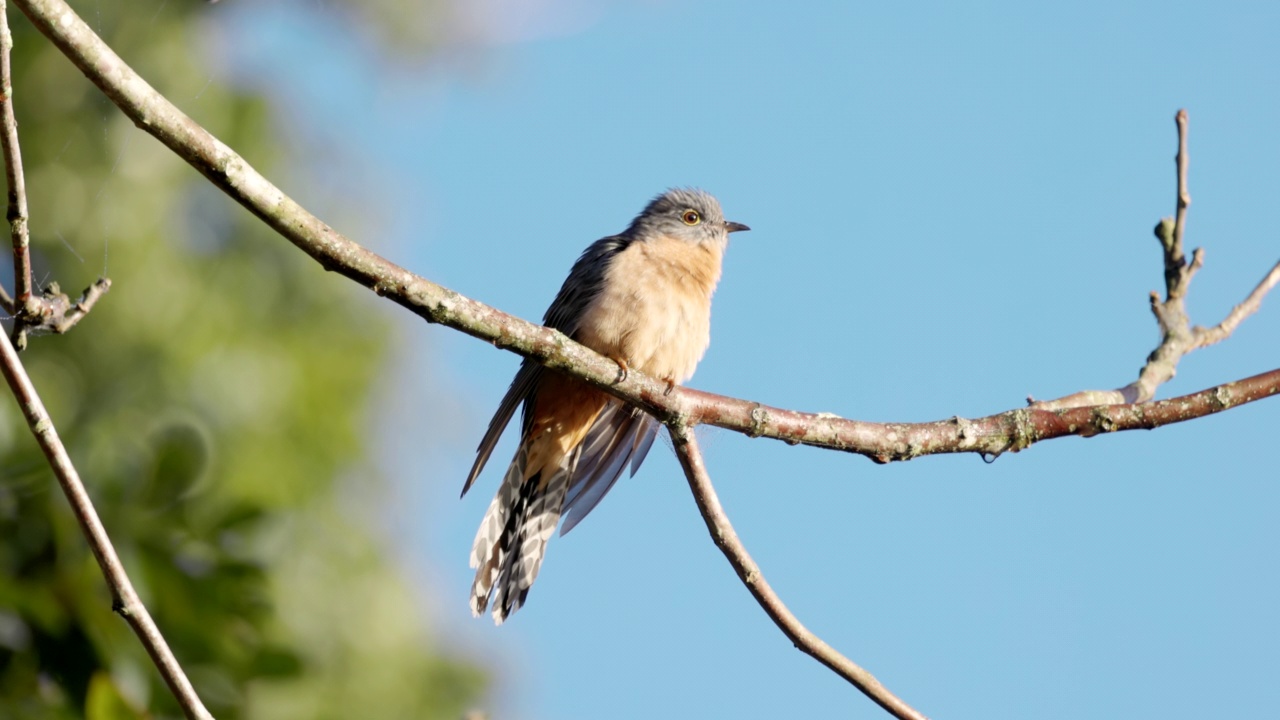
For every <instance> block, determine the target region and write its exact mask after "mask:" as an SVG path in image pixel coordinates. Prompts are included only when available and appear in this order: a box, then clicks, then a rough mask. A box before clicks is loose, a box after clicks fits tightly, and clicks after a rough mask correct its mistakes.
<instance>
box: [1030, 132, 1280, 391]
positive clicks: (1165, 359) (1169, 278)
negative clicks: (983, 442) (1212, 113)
mask: <svg viewBox="0 0 1280 720" xmlns="http://www.w3.org/2000/svg"><path fill="white" fill-rule="evenodd" d="M1174 122H1175V123H1176V124H1177V126H1178V154H1177V155H1176V156H1175V157H1174V165H1175V166H1176V175H1177V183H1178V187H1177V194H1176V195H1175V209H1174V216H1173V217H1172V218H1163V219H1161V220H1160V222H1159V223H1158V224H1156V228H1155V234H1156V239H1158V240H1159V241H1160V247H1161V248H1162V249H1163V251H1164V252H1163V254H1164V287H1165V297H1164V300H1161V299H1160V295H1159V294H1158V293H1156V292H1154V291H1153V292H1152V293H1151V299H1150V300H1151V312H1152V314H1153V315H1155V316H1156V323H1157V324H1159V326H1160V345H1159V346H1157V347H1156V349H1155V350H1153V351H1151V354H1150V355H1148V356H1147V362H1146V364H1145V365H1143V366H1142V370H1141V371H1139V373H1138V379H1137V380H1134V381H1133V382H1131V383H1129V384H1128V385H1126V386H1124V387H1122V388H1120V389H1118V390H1085V391H1082V392H1078V393H1073V394H1071V395H1067V396H1066V397H1062V398H1058V399H1056V400H1045V401H1035V400H1032V399H1031V398H1028V399H1027V401H1028V404H1029V405H1031V406H1032V407H1035V408H1039V409H1041V410H1062V409H1065V408H1072V407H1081V406H1085V405H1113V404H1125V403H1142V402H1147V401H1149V400H1151V399H1152V398H1154V397H1155V395H1156V388H1158V387H1160V386H1161V385H1163V384H1164V383H1167V382H1169V381H1170V380H1172V379H1173V377H1174V375H1176V374H1177V372H1178V362H1179V361H1181V360H1182V357H1183V356H1184V355H1186V354H1187V353H1189V352H1191V351H1192V350H1196V349H1199V348H1202V347H1206V346H1208V345H1212V344H1214V343H1216V342H1221V341H1222V340H1225V339H1226V338H1227V337H1229V336H1230V335H1231V333H1232V332H1234V331H1235V329H1236V327H1237V326H1238V325H1239V324H1240V323H1241V321H1243V320H1244V319H1245V318H1246V317H1248V316H1249V315H1251V314H1253V313H1255V312H1257V310H1258V308H1259V307H1260V306H1261V305H1262V298H1263V297H1264V296H1265V295H1266V294H1267V293H1268V292H1269V291H1270V290H1271V288H1273V287H1274V286H1275V285H1276V283H1277V282H1278V281H1280V263H1276V265H1275V267H1273V268H1272V269H1271V272H1269V273H1268V274H1267V275H1266V277H1264V278H1263V279H1262V282H1260V283H1258V286H1257V287H1255V288H1254V289H1253V292H1251V293H1249V297H1247V298H1245V300H1244V302H1242V303H1240V304H1239V305H1237V306H1236V307H1235V308H1234V309H1233V310H1232V311H1231V313H1230V314H1229V315H1228V316H1227V317H1226V319H1224V320H1223V321H1222V322H1221V323H1219V324H1218V325H1216V326H1214V327H1212V328H1209V329H1205V328H1201V327H1194V328H1193V327H1191V320H1190V318H1189V317H1188V315H1187V304H1186V297H1187V291H1188V290H1189V289H1190V287H1191V278H1193V277H1194V276H1195V274H1196V271H1198V270H1199V269H1200V268H1201V267H1202V266H1203V265H1204V249H1203V248H1196V251H1195V252H1193V253H1192V254H1191V262H1189V263H1188V262H1187V257H1186V255H1185V254H1184V252H1183V249H1182V247H1183V246H1182V239H1183V236H1184V235H1185V234H1186V229H1187V208H1188V207H1190V206H1191V192H1190V191H1189V190H1188V189H1187V166H1188V163H1189V162H1190V160H1189V158H1188V156H1187V111H1186V110H1179V111H1178V112H1177V114H1176V115H1174Z"/></svg>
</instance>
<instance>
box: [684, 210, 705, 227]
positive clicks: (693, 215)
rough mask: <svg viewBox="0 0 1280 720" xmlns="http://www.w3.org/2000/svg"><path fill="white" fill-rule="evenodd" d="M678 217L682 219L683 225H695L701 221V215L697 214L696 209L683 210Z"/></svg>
mask: <svg viewBox="0 0 1280 720" xmlns="http://www.w3.org/2000/svg"><path fill="white" fill-rule="evenodd" d="M680 219H681V220H683V221H684V224H685V225H697V224H698V223H700V222H702V216H701V215H699V214H698V211H697V210H685V211H684V214H683V215H681V216H680Z"/></svg>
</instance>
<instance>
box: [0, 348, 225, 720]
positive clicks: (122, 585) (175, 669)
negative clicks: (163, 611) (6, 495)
mask: <svg viewBox="0 0 1280 720" xmlns="http://www.w3.org/2000/svg"><path fill="white" fill-rule="evenodd" d="M0 371H2V372H3V373H4V377H5V380H7V381H8V383H9V388H10V389H11V390H12V391H13V396H14V398H15V399H17V401H18V406H19V407H20V408H21V409H22V414H23V416H24V417H26V419H27V424H28V425H29V426H30V427H31V433H32V434H33V435H35V438H36V442H37V443H39V445H40V449H41V450H42V451H43V452H44V456H45V457H46V458H47V459H48V461H49V466H50V467H51V468H53V474H54V475H55V476H57V478H58V484H59V485H61V486H62V492H63V494H65V495H66V496H67V502H68V503H70V504H71V512H72V513H73V514H74V515H75V516H76V521H77V522H79V523H80V530H81V531H82V532H83V533H84V536H85V539H86V540H88V542H89V547H90V549H92V550H93V556H94V557H95V558H97V560H98V566H99V567H100V568H102V574H103V576H104V577H106V579H107V586H108V587H110V588H111V595H112V598H113V603H112V609H113V610H115V611H116V612H118V613H120V615H121V616H122V617H124V619H125V620H126V621H127V622H128V623H129V627H131V628H133V632H134V634H136V635H137V636H138V640H140V641H141V642H142V646H143V647H145V648H146V649H147V653H148V654H149V655H150V656H151V660H152V662H153V663H155V666H156V667H157V668H158V669H159V670H160V674H161V675H162V676H164V681H165V683H167V684H168V685H169V689H170V690H171V691H172V692H173V695H174V697H175V698H177V700H178V704H179V705H181V706H182V709H183V712H185V713H186V716H187V717H188V718H190V719H191V720H212V718H213V716H212V715H210V714H209V711H208V710H206V709H205V707H204V705H203V704H202V703H201V702H200V698H199V697H198V696H197V695H196V693H195V690H194V689H193V688H192V687H191V682H190V681H189V680H187V676H186V675H185V674H184V673H183V672H182V667H181V666H180V665H178V661H177V659H176V658H174V656H173V652H172V651H171V650H170V649H169V645H168V643H166V642H165V639H164V636H163V635H161V634H160V630H159V628H157V627H156V624H155V622H154V621H153V620H152V619H151V615H150V613H148V612H147V608H146V607H145V606H144V605H143V604H142V601H141V600H140V599H138V593H137V592H136V591H135V590H134V589H133V583H131V582H130V581H129V575H128V574H127V573H126V572H125V569H124V565H122V564H121V563H120V558H119V556H117V555H116V551H115V548H114V547H113V546H112V545H111V539H110V538H109V537H107V531H106V529H105V528H103V526H102V521H101V520H100V519H99V518H98V512H97V511H96V510H95V509H94V507H93V501H92V500H90V499H89V493H88V492H86V491H85V488H84V483H82V482H81V481H80V475H79V473H77V472H76V468H75V466H74V465H73V464H72V463H71V458H70V456H68V455H67V449H66V448H65V447H64V446H63V444H62V440H61V439H60V438H59V437H58V431H57V429H56V428H55V427H54V425H53V420H52V419H50V417H49V413H48V412H47V411H46V410H45V408H44V403H42V402H41V401H40V396H39V395H38V394H37V393H36V389H35V386H34V385H32V384H31V378H30V377H28V376H27V372H26V370H25V369H24V368H23V367H22V363H21V361H19V360H18V353H17V351H16V350H15V349H14V347H13V345H12V344H11V343H10V342H9V338H8V337H6V336H5V335H4V333H0Z"/></svg>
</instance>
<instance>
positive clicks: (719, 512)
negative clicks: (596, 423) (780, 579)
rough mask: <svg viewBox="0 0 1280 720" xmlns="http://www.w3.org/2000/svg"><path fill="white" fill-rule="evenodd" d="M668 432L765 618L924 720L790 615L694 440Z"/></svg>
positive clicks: (857, 682) (676, 425)
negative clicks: (723, 504) (735, 526)
mask: <svg viewBox="0 0 1280 720" xmlns="http://www.w3.org/2000/svg"><path fill="white" fill-rule="evenodd" d="M667 428H668V429H669V430H670V431H671V439H672V441H673V444H674V445H675V449H676V457H678V458H679V459H680V467H682V468H684V475H685V477H686V478H687V479H688V480H689V489H690V490H692V491H693V499H694V501H695V502H696V503H697V504H698V510H699V511H701V513H702V519H703V520H704V521H705V522H706V523H707V531H708V532H710V533H711V539H712V540H714V541H715V544H716V547H718V548H720V552H722V553H724V556H725V558H726V559H728V560H729V564H730V565H732V566H733V569H734V571H735V572H737V573H738V578H739V579H741V580H742V583H743V584H744V585H746V586H747V589H748V590H750V591H751V595H752V596H753V597H755V599H756V602H758V603H759V604H760V607H762V608H764V611H765V613H766V614H768V616H769V619H771V620H773V623H774V624H775V625H777V626H778V629H779V630H781V631H782V633H783V634H784V635H786V636H787V638H788V639H789V640H791V642H792V643H793V644H794V645H795V646H796V649H797V650H800V651H801V652H803V653H805V654H806V655H809V656H811V657H812V658H813V659H815V660H817V661H818V662H820V663H822V664H823V665H826V666H827V667H828V668H830V669H831V671H832V672H834V673H835V674H837V675H839V676H840V677H842V678H844V679H845V680H847V681H849V683H850V684H852V685H853V686H854V687H856V688H858V689H859V690H861V691H862V693H863V694H864V695H866V696H867V697H869V698H871V700H873V701H874V702H875V703H876V704H877V705H879V706H880V707H882V708H884V709H885V710H886V711H888V712H889V714H891V715H893V716H894V717H896V718H902V719H903V720H925V716H924V715H923V714H921V713H920V712H918V711H917V710H915V709H914V708H912V707H911V706H910V705H907V704H906V703H905V702H903V701H902V699H901V698H899V697H898V696H897V695H894V694H893V693H892V692H890V691H889V689H888V688H886V687H885V686H884V685H881V684H880V681H879V680H876V678H875V676H874V675H872V674H871V673H869V672H867V671H866V670H864V669H863V668H862V667H861V666H859V665H858V664H857V663H855V662H853V661H852V660H850V659H849V658H847V657H845V656H844V655H841V654H840V652H839V651H837V650H836V649H835V648H833V647H831V646H830V645H828V644H827V643H826V642H824V641H823V640H822V638H820V637H818V636H817V635H814V634H813V633H812V632H810V631H809V629H808V628H806V627H805V626H804V624H802V623H801V622H800V620H799V619H797V618H796V616H795V615H793V614H791V611H790V610H789V609H787V606H786V605H785V604H784V603H783V602H782V598H780V597H778V594H777V593H775V592H774V591H773V588H772V587H771V586H770V585H769V581H768V580H765V578H764V574H763V573H761V572H760V566H759V565H757V564H756V561H755V560H753V559H752V558H751V555H750V554H749V553H748V552H747V549H746V547H744V546H743V545H742V541H741V540H739V539H738V533H737V532H735V531H734V529H733V525H732V524H731V523H730V522H729V516H728V515H726V514H725V512H724V508H723V507H721V506H720V498H719V497H717V496H716V490H715V487H713V486H712V484H711V477H710V475H708V474H707V466H706V464H705V463H704V462H703V460H702V451H701V450H699V449H698V440H697V438H695V437H694V434H693V430H692V428H690V427H688V426H686V425H684V424H682V423H680V422H679V421H675V422H670V423H668V424H667Z"/></svg>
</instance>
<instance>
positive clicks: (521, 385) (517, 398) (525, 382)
mask: <svg viewBox="0 0 1280 720" xmlns="http://www.w3.org/2000/svg"><path fill="white" fill-rule="evenodd" d="M542 371H543V368H542V366H541V365H539V364H537V363H535V362H533V361H532V360H525V361H524V364H522V365H521V366H520V371H519V372H517V373H516V376H515V379H513V380H512V381H511V387H509V388H507V394H506V395H505V396H503V398H502V404H500V405H498V412H496V413H494V414H493V419H492V420H490V421H489V429H488V430H486V431H485V433H484V438H483V439H482V440H481V441H480V446H479V447H477V448H476V461H475V462H474V463H472V464H471V472H470V473H469V474H468V475H467V481H466V483H464V484H463V485H462V494H463V495H464V496H465V495H466V494H467V491H468V490H470V489H471V485H472V483H474V482H475V481H476V478H478V477H480V472H481V471H483V470H484V466H485V463H487V462H489V456H490V455H492V454H493V448H494V447H495V446H497V444H498V440H499V439H500V438H501V437H502V431H504V430H506V429H507V423H509V422H511V416H512V415H514V414H515V412H516V406H517V405H519V404H520V403H522V402H524V401H525V400H527V399H528V398H531V397H533V390H534V388H536V387H537V386H538V379H539V378H541V377H542ZM525 424H526V425H527V424H528V423H527V419H526V422H525ZM524 429H525V430H526V431H527V430H528V428H527V427H526V428H524Z"/></svg>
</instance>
